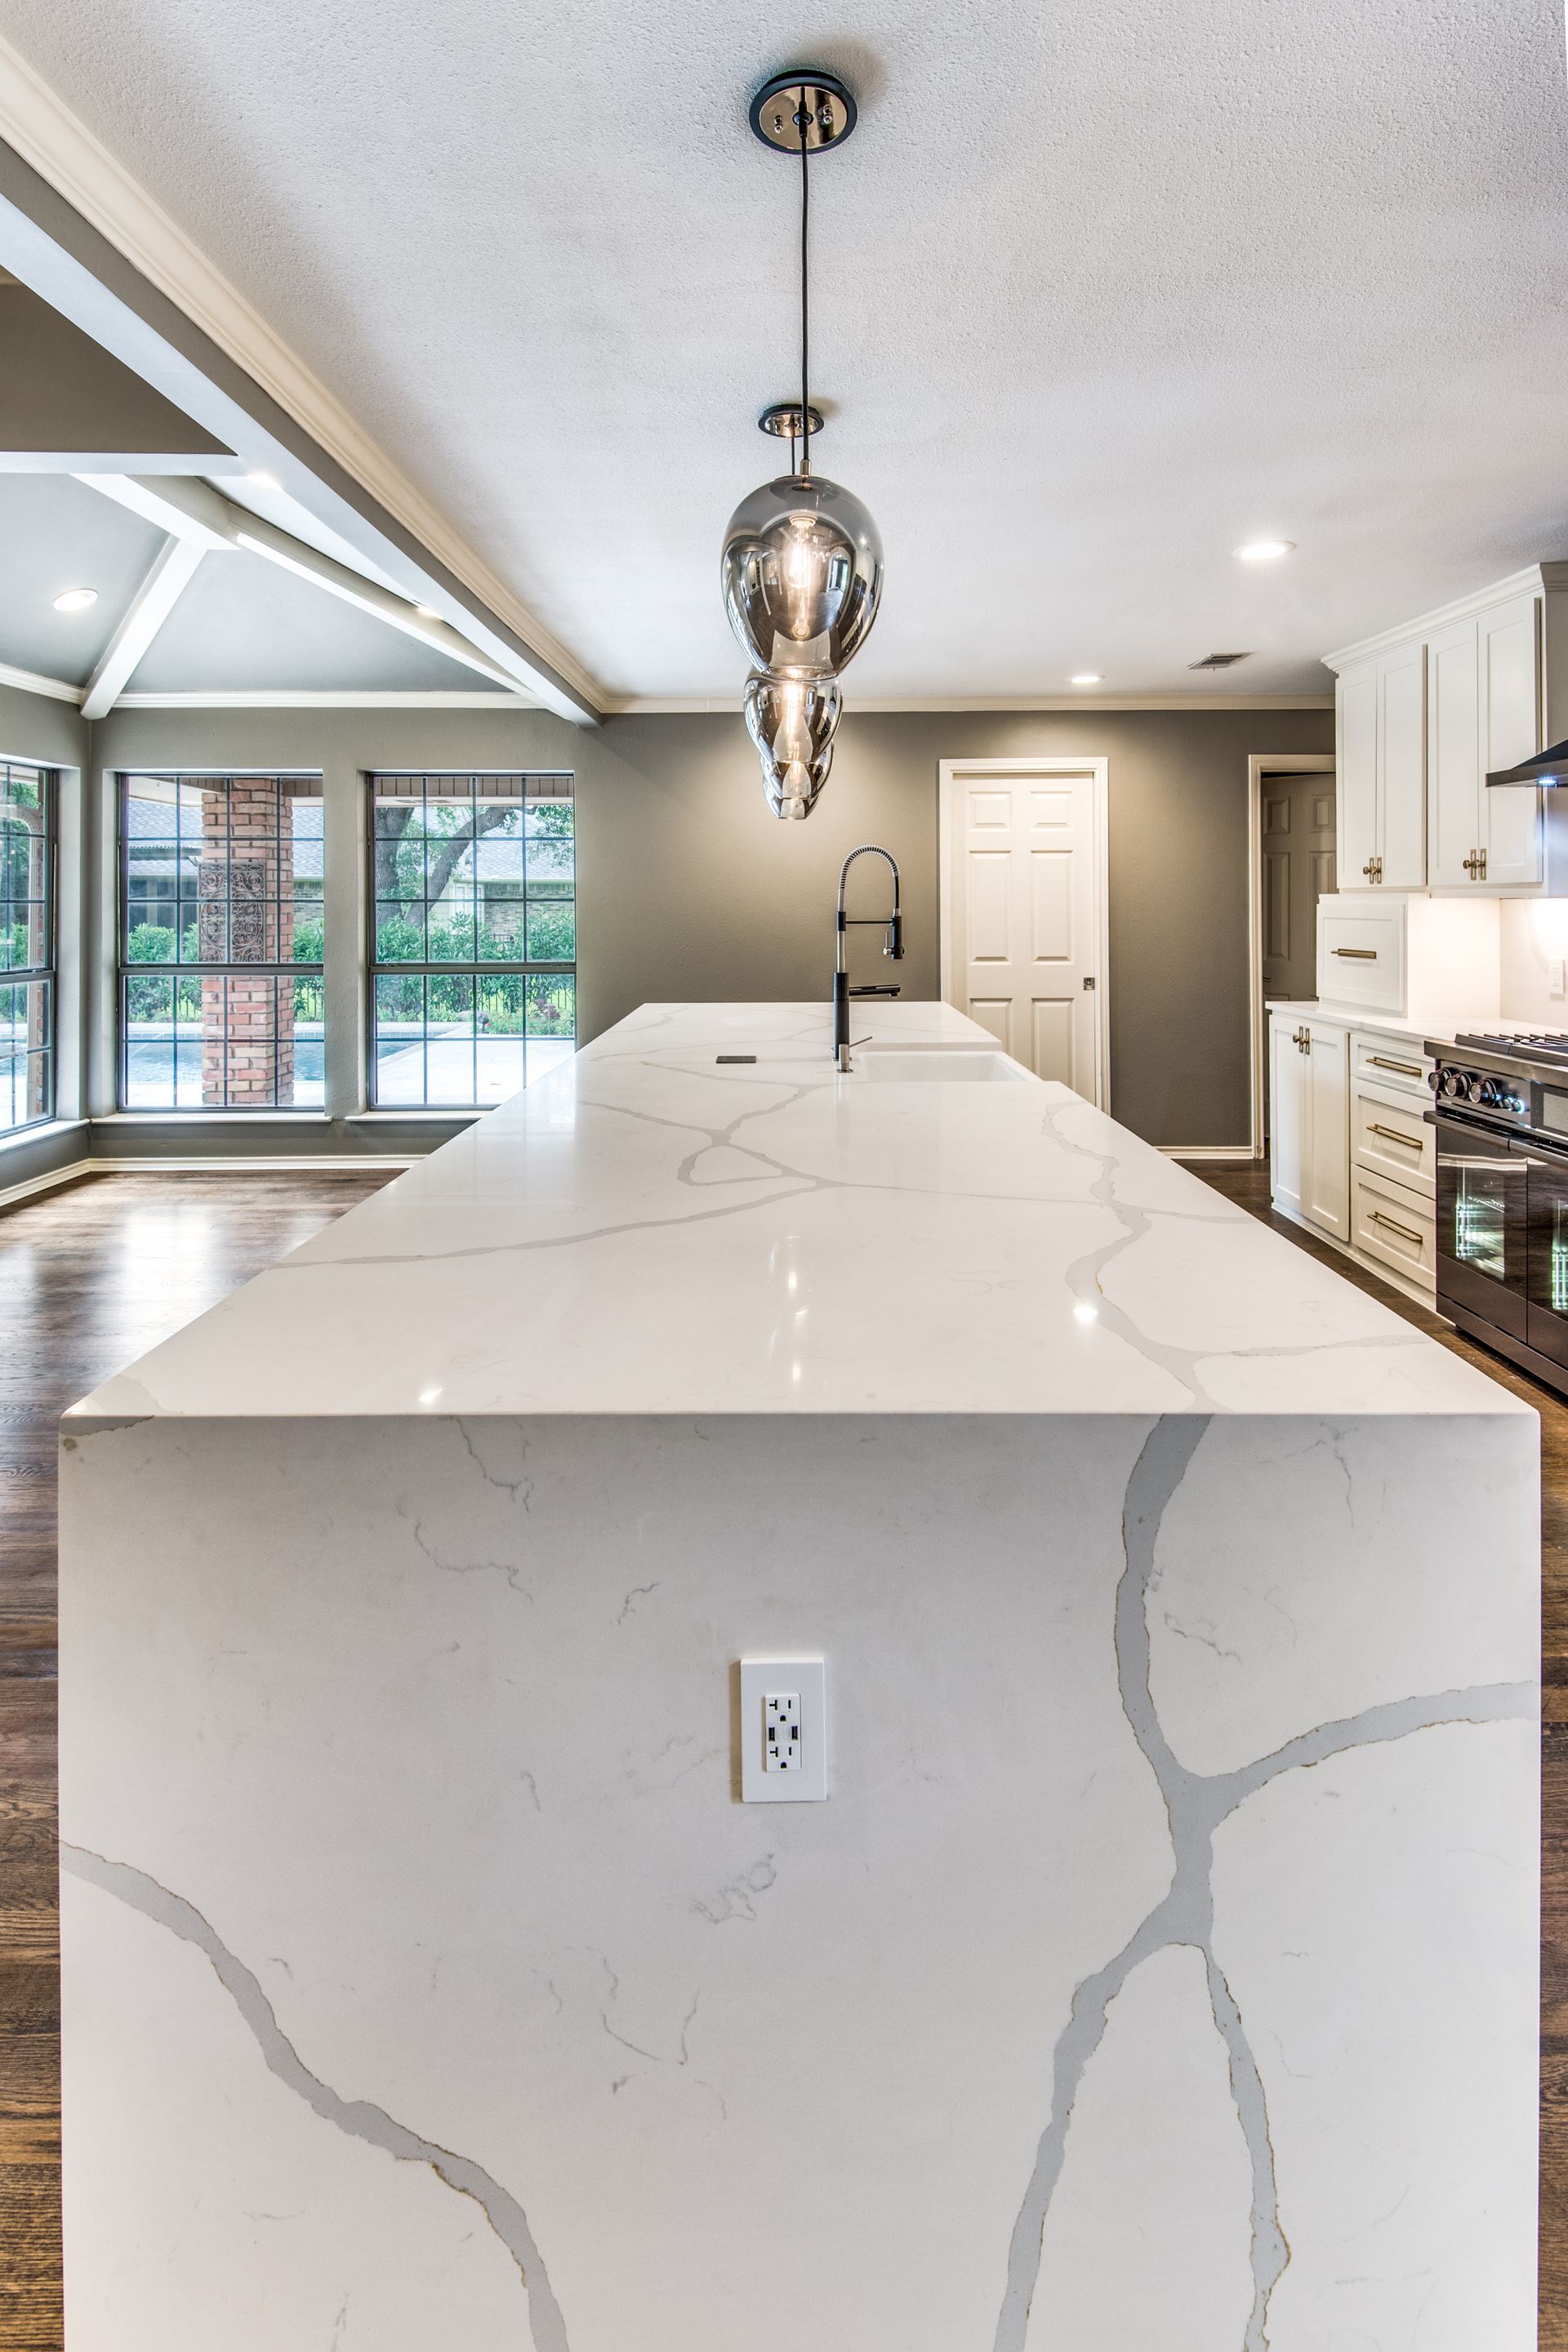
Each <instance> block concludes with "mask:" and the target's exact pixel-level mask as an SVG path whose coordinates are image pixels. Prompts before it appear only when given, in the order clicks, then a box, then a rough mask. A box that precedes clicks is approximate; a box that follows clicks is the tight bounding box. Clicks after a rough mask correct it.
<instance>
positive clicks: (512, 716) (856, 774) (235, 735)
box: [0, 697, 1333, 1182]
mask: <svg viewBox="0 0 1568 2352" xmlns="http://www.w3.org/2000/svg"><path fill="white" fill-rule="evenodd" d="M19 699H20V700H21V701H23V702H25V703H26V704H28V705H34V698H31V697H23V698H19ZM35 707H36V708H37V711H38V713H39V714H40V715H39V717H38V719H37V728H36V730H35V733H37V734H38V737H39V740H38V748H39V750H40V752H42V751H46V750H47V749H48V746H47V744H45V743H44V741H43V740H42V734H41V733H40V732H39V730H43V731H46V732H47V729H48V728H49V727H51V726H52V727H54V728H55V729H56V730H57V732H56V735H55V736H54V737H53V738H52V739H51V740H53V741H54V743H55V744H56V745H57V746H58V748H57V749H55V750H54V751H50V752H49V756H53V757H59V758H62V759H63V758H66V757H68V756H79V743H80V737H81V734H82V732H83V731H84V730H81V727H80V722H79V721H78V720H77V719H76V718H75V714H74V713H73V712H71V711H70V710H69V709H68V706H66V705H64V704H38V705H36V706H35ZM3 716H4V705H3V704H0V717H3ZM59 730H74V733H73V732H69V731H66V732H61V731H59ZM90 735H91V746H90V766H89V777H90V782H89V789H88V791H87V793H86V803H87V816H88V823H89V851H92V850H93V848H94V845H95V844H97V845H100V846H101V848H102V849H105V850H107V849H108V848H109V847H110V845H111V844H112V797H111V790H110V779H111V777H112V775H113V772H115V771H116V770H117V769H120V768H123V767H128V766H134V765H143V766H158V767H166V766H180V765H184V766H186V767H190V768H200V767H217V768H244V767H251V766H254V767H257V768H260V769H263V770H265V769H268V768H303V769H310V770H320V771H321V773H322V775H323V778H324V780H325V788H326V806H327V826H328V849H327V881H326V888H327V911H328V940H329V950H328V954H329V961H328V969H327V1001H328V1010H329V1020H330V1023H331V1044H330V1047H329V1059H328V1067H327V1101H328V1108H329V1111H330V1112H331V1118H329V1119H328V1120H327V1121H325V1122H321V1121H317V1122H314V1123H310V1124H301V1125H300V1126H299V1127H280V1126H278V1125H275V1124H272V1123H270V1122H267V1123H264V1124H263V1123H258V1124H253V1125H250V1126H247V1127H241V1126H239V1125H238V1124H237V1123H224V1124H221V1125H214V1126H213V1127H212V1128H211V1129H205V1130H204V1141H208V1140H210V1145H211V1148H212V1150H214V1152H215V1153H216V1154H218V1155H220V1156H221V1155H246V1156H249V1155H254V1154H256V1153H258V1152H259V1151H262V1150H270V1149H275V1150H278V1151H279V1152H280V1153H284V1152H286V1153H296V1152H300V1151H317V1150H321V1151H331V1152H334V1153H345V1152H355V1153H357V1152H391V1151H406V1150H423V1149H425V1148H426V1147H427V1146H428V1145H429V1144H430V1143H432V1142H433V1141H435V1140H438V1139H440V1137H441V1136H442V1135H443V1134H444V1133H446V1132H448V1131H449V1129H447V1128H446V1127H436V1128H433V1127H432V1126H430V1125H429V1124H419V1125H415V1124H414V1123H409V1124H408V1125H407V1127H406V1128H405V1127H403V1126H398V1127H389V1126H388V1125H386V1124H385V1123H384V1122H376V1123H374V1125H371V1126H368V1127H367V1126H365V1125H363V1124H360V1123H358V1122H356V1121H355V1119H354V1116H353V1115H354V1114H355V1112H356V1111H358V1110H359V1109H360V1108H361V1105H362V1104H363V1034H362V1028H361V1012H360V1007H361V1003H362V995H361V991H362V987H363V952H364V935H363V900H362V895H361V892H362V866H363V792H362V778H363V774H364V772H366V771H367V770H369V769H372V768H375V767H386V768H400V767H401V768H420V767H428V768H432V769H436V768H468V767H473V768H477V769H484V768H492V769H494V768H508V767H531V768H570V769H571V770H572V771H573V772H574V774H575V776H576V779H577V794H578V812H579V814H578V830H579V911H580V950H579V952H580V956H581V967H582V968H581V973H580V982H579V1003H580V1017H581V1024H582V1034H583V1035H584V1037H585V1038H586V1037H590V1036H593V1035H595V1034H597V1033H598V1032H599V1031H600V1030H601V1029H604V1028H606V1027H608V1026H609V1024H611V1023H612V1022H614V1021H616V1020H618V1019H619V1018H620V1017H621V1015H622V1014H623V1013H627V1012H629V1011H631V1010H632V1008H633V1007H634V1006H636V1005H637V1004H639V1003H643V1002H645V1001H647V1000H650V999H651V1000H658V999H671V998H675V999H679V998H687V997H698V998H700V997H708V998H715V997H717V998H739V999H746V998H753V999H759V1000H769V999H777V998H795V997H804V998H817V999H821V1000H823V1001H824V1004H825V1007H826V993H827V985H828V974H829V972H830V970H831V967H832V960H833V928H832V908H833V896H834V889H835V886H836V883H837V873H838V866H839V863H840V860H841V859H842V857H843V856H844V853H845V851H846V850H847V849H848V848H850V847H852V846H853V845H854V844H855V843H857V842H858V841H865V840H876V841H880V842H883V843H885V844H886V845H887V846H888V847H889V849H891V850H892V852H893V854H894V856H896V857H897V858H898V860H899V862H900V866H901V867H902V869H903V875H904V903H905V907H906V910H907V915H908V921H907V925H906V931H907V936H908V944H909V955H908V960H907V961H906V963H905V966H904V970H903V971H902V973H901V975H900V978H901V980H902V982H903V984H904V986H905V989H906V991H907V992H908V993H909V994H910V995H920V996H934V995H936V994H937V993H938V944H937V764H938V761H941V760H943V759H964V758H1026V757H1028V756H1030V755H1032V754H1048V755H1052V756H1056V757H1083V756H1087V755H1101V756H1104V757H1105V758H1106V759H1107V760H1108V761H1109V763H1110V961H1111V973H1110V1025H1111V1069H1112V1106H1111V1107H1112V1108H1113V1110H1114V1112H1115V1115H1116V1116H1117V1117H1118V1118H1121V1119H1122V1120H1124V1121H1125V1122H1126V1124H1127V1125H1128V1126H1130V1127H1131V1128H1133V1129H1135V1130H1136V1131H1137V1132H1138V1133H1140V1134H1142V1135H1144V1136H1146V1137H1148V1138H1149V1139H1151V1140H1152V1141H1154V1142H1160V1143H1178V1144H1204V1143H1207V1144H1221V1145H1232V1144H1240V1143H1242V1141H1243V1139H1245V1137H1246V1135H1247V756H1248V754H1249V753H1251V752H1265V753H1267V752H1286V751H1330V750H1331V749H1332V745H1333V717H1332V713H1331V712H1330V711H1326V710H1294V711H1266V712H1253V711H1240V710H1238V711H1206V712H1197V711H1194V712H1191V713H1183V712H1172V711H1147V712H1145V711H1104V710H1093V709H1085V710H1083V711H1052V712H1033V713H1023V712H1020V713H1001V712H963V711H956V712H942V713H935V714H924V713H921V714H913V713H910V714H897V715H883V714H877V713H867V714H859V715H857V714H855V713H854V712H853V710H852V711H851V712H850V714H849V716H847V718H846V719H845V721H844V724H843V727H842V730H841V731H840V735H839V747H838V752H837V760H836V763H835V767H834V772H833V776H832V779H831V782H829V784H828V786H827V789H826V793H824V796H823V799H822V801H821V803H820V804H819V806H818V809H817V811H816V814H815V815H814V816H813V817H812V818H811V820H810V821H809V823H807V824H804V825H783V824H779V823H778V822H777V820H776V819H774V818H773V817H772V816H770V815H769V814H768V812H767V809H766V806H765V803H764V802H763V793H762V785H761V781H760V778H759V776H758V772H757V765H756V760H755V755H754V754H753V752H752V749H751V746H750V744H749V743H748V741H747V740H746V737H745V733H744V730H743V729H742V724H741V720H740V718H739V715H738V714H737V715H734V716H731V715H728V714H725V715H720V716H693V717H689V718H685V717H650V718H622V719H612V720H610V721H609V722H608V723H607V724H606V725H605V726H604V727H601V728H596V729H587V728H577V727H574V726H572V725H570V724H569V723H568V722H566V721H565V720H563V719H555V718H553V717H552V716H551V715H550V714H548V713H546V712H542V711H516V710H512V711H497V712H493V713H492V712H489V711H406V710H404V711H398V710H363V709H361V710H257V711H243V710H239V711H223V710H206V711H190V710H182V711H124V712H116V713H111V714H110V717H109V718H108V719H105V720H104V721H102V722H101V723H100V725H99V726H97V727H94V728H93V729H92V730H90ZM68 745H69V747H70V748H69V751H68V749H67V746H68ZM17 748H20V745H19V744H18V746H17ZM92 863H93V866H94V888H93V891H92V892H91V894H90V895H89V902H88V903H89V921H88V926H87V930H88V954H89V964H90V967H91V970H92V973H93V984H92V986H91V988H90V991H89V994H90V996H91V1000H92V1007H91V1017H90V1021H89V1063H88V1072H89V1076H88V1086H89V1108H90V1109H91V1110H92V1111H93V1112H94V1113H96V1114H98V1115H99V1116H100V1117H101V1116H102V1115H103V1114H105V1113H107V1112H109V1111H110V1110H111V1109H112V1108H113V1101H114V1040H113V988H112V967H113V954H114V944H113V942H114V930H113V877H112V859H111V857H110V856H96V855H94V856H93V858H92ZM862 887H865V888H866V889H867V890H868V892H873V891H875V890H876V889H877V888H878V887H879V884H878V881H877V877H876V875H875V874H874V873H873V872H872V871H871V870H870V869H869V868H868V869H866V878H865V880H864V883H863V886H862ZM824 1018H825V1021H826V1009H825V1014H824ZM179 1134H180V1141H179V1142H178V1144H174V1142H173V1141H172V1139H171V1135H170V1132H169V1129H168V1128H167V1125H166V1123H164V1124H159V1125H153V1126H147V1125H143V1124H140V1123H139V1124H138V1125H136V1126H135V1127H133V1128H132V1127H123V1126H116V1127H114V1128H108V1127H100V1128H99V1129H96V1130H95V1136H94V1143H95V1148H96V1149H97V1150H100V1152H108V1151H112V1153H113V1154H114V1155H115V1156H120V1157H125V1156H132V1154H134V1153H136V1152H138V1151H146V1152H163V1151H167V1150H171V1149H178V1150H189V1149H190V1145H189V1142H188V1140H187V1139H186V1138H187V1136H188V1129H181V1130H179ZM14 1165H15V1156H14V1155H13V1159H12V1160H8V1161H6V1162H5V1163H3V1164H0V1182H4V1181H14V1178H13V1175H12V1170H13V1167H14ZM18 1172H20V1171H18Z"/></svg>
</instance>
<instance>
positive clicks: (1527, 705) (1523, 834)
mask: <svg viewBox="0 0 1568 2352" xmlns="http://www.w3.org/2000/svg"><path fill="white" fill-rule="evenodd" d="M1477 635H1478V637H1479V677H1480V744H1481V775H1482V777H1483V779H1484V778H1485V776H1486V774H1487V772H1488V771H1489V769H1496V768H1514V767H1517V766H1518V764H1519V762H1520V761H1521V760H1528V759H1530V758H1531V756H1532V755H1533V754H1534V753H1535V752H1537V751H1540V749H1541V747H1542V741H1543V740H1554V739H1543V737H1542V732H1541V619H1540V604H1539V602H1538V600H1537V599H1536V598H1535V597H1533V596H1514V597H1511V598H1510V600H1509V602H1508V603H1507V604H1499V605H1497V606H1496V607H1494V609H1493V610H1492V611H1491V612H1489V613H1483V614H1481V617H1480V620H1479V624H1478V627H1477ZM1480 802H1481V808H1480V821H1479V825H1478V827H1477V832H1476V840H1477V844H1478V846H1479V850H1480V854H1481V879H1482V881H1483V882H1485V883H1487V884H1488V885H1489V887H1491V888H1493V889H1497V888H1499V887H1510V886H1521V885H1522V886H1523V887H1535V886H1536V885H1537V884H1539V882H1540V880H1541V869H1542V805H1541V803H1542V792H1541V789H1540V787H1539V785H1529V784H1509V785H1506V786H1504V787H1503V788H1502V789H1501V790H1500V791H1499V792H1489V791H1488V790H1487V788H1486V785H1485V782H1483V783H1482V786H1481V793H1480Z"/></svg>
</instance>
